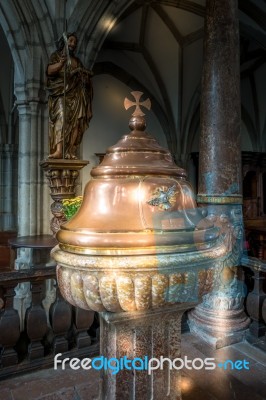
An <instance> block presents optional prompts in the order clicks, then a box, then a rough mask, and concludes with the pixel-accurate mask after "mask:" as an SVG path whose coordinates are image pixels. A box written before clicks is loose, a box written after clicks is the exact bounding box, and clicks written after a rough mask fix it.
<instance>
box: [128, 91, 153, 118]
mask: <svg viewBox="0 0 266 400" xmlns="http://www.w3.org/2000/svg"><path fill="white" fill-rule="evenodd" d="M131 94H132V96H133V97H134V98H135V100H136V102H135V103H134V102H133V101H131V100H128V98H127V97H126V98H125V101H124V107H125V109H126V110H127V109H128V108H130V107H132V106H136V108H135V111H134V112H133V114H132V115H133V117H143V115H145V114H144V113H143V112H142V111H141V108H140V107H145V108H147V109H148V110H150V108H151V101H150V99H147V100H144V101H142V102H140V101H139V100H140V98H141V96H142V95H143V93H142V92H138V91H136V92H131Z"/></svg>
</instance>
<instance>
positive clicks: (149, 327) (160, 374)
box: [99, 304, 189, 400]
mask: <svg viewBox="0 0 266 400" xmlns="http://www.w3.org/2000/svg"><path fill="white" fill-rule="evenodd" d="M188 308H189V305H188V304H178V305H173V306H171V307H169V308H165V309H164V310H163V312H162V310H161V309H157V310H149V311H144V312H140V311H138V312H127V313H125V312H121V313H110V312H105V313H100V322H101V326H100V333H101V342H100V343H101V350H100V354H101V355H103V357H106V358H107V359H108V360H110V359H111V358H112V359H113V358H115V359H118V360H122V361H120V363H122V362H123V364H120V371H119V372H118V373H114V372H115V371H114V368H112V367H111V368H109V369H107V370H102V380H101V386H100V395H99V399H101V400H108V399H121V400H123V399H129V398H132V399H134V400H142V399H144V398H145V399H146V398H149V399H154V400H161V399H169V400H170V399H175V400H178V399H181V386H180V378H181V369H182V368H181V365H180V363H181V362H182V360H176V361H175V362H174V367H173V366H172V363H173V361H174V360H175V359H179V358H180V347H181V317H182V314H183V312H184V311H185V310H186V309H188ZM145 356H147V357H146V359H149V360H151V359H152V358H158V360H160V359H161V358H164V363H163V368H162V369H160V368H158V363H157V362H156V361H155V360H151V366H152V367H154V370H152V371H150V372H149V371H148V370H147V366H148V364H147V363H146V364H145ZM124 360H126V361H124ZM127 360H129V361H127ZM133 360H134V361H133ZM114 366H115V364H113V367H114ZM121 366H122V368H121ZM134 367H135V368H134ZM156 367H157V368H156ZM178 368H179V369H178Z"/></svg>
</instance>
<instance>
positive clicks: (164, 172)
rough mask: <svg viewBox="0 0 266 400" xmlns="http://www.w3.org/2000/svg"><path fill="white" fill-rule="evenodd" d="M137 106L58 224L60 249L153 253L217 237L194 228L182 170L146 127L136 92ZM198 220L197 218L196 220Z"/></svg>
mask: <svg viewBox="0 0 266 400" xmlns="http://www.w3.org/2000/svg"><path fill="white" fill-rule="evenodd" d="M132 95H133V96H134V97H135V99H136V102H135V103H133V102H131V101H130V100H128V99H126V100H125V108H126V109H127V108H129V107H131V106H133V105H135V106H136V109H135V112H134V113H133V115H132V118H131V119H130V122H129V127H130V129H131V133H129V134H126V135H125V136H123V137H122V139H121V140H119V142H118V143H117V144H116V145H114V146H112V147H110V148H109V149H108V150H107V152H106V155H105V157H104V159H103V161H102V162H101V164H100V165H99V166H97V167H94V168H93V169H92V172H91V176H92V179H91V180H90V181H89V182H88V184H87V185H86V188H85V191H84V198H83V203H82V205H81V208H80V209H79V211H78V212H77V214H76V215H75V216H74V217H73V218H72V219H71V220H70V221H69V222H67V223H66V224H64V225H62V226H61V230H60V231H59V232H58V233H57V239H58V241H59V246H60V247H61V249H64V250H65V251H68V252H72V253H81V254H152V253H154V252H158V251H159V252H163V253H167V252H170V253H171V252H176V251H188V250H192V249H193V248H195V247H197V248H199V246H200V247H201V248H204V246H206V243H207V242H208V243H209V241H213V240H216V238H217V231H216V230H215V229H212V228H211V227H204V225H203V227H201V228H200V229H199V228H197V224H198V222H199V220H200V219H202V215H199V213H198V211H197V209H196V203H195V200H194V199H195V196H194V194H193V191H192V188H191V186H190V184H189V183H188V182H187V181H186V173H185V171H184V169H182V168H179V167H177V166H176V164H175V163H174V161H173V159H172V156H171V154H170V152H169V151H168V150H166V149H164V148H162V147H161V146H160V145H159V144H158V143H157V141H156V140H155V139H154V138H153V137H152V136H151V135H149V134H148V133H147V132H145V128H146V122H145V119H144V113H143V112H142V111H141V109H140V106H144V107H146V108H148V109H149V108H150V101H149V100H146V101H145V102H142V103H140V97H141V95H142V93H141V92H132ZM201 225H202V223H201Z"/></svg>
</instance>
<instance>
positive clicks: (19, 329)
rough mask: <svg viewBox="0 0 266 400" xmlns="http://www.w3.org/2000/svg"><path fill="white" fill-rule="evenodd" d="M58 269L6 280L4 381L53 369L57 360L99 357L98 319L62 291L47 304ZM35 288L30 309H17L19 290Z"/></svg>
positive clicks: (0, 305)
mask: <svg viewBox="0 0 266 400" xmlns="http://www.w3.org/2000/svg"><path fill="white" fill-rule="evenodd" d="M55 282H56V281H55V267H46V268H39V269H37V268H34V269H27V270H20V271H12V272H11V271H10V272H2V273H1V275H0V379H1V378H3V377H6V376H10V375H11V374H15V373H21V372H26V371H30V370H34V369H37V368H43V367H48V366H52V365H53V358H54V355H55V354H57V353H63V355H64V356H65V357H70V358H71V357H90V356H92V355H96V354H98V353H99V345H98V339H97V336H98V335H97V328H98V323H97V316H96V315H95V313H94V311H86V310H82V309H80V308H77V307H73V306H71V305H70V304H69V303H67V302H66V301H65V300H64V299H63V298H62V296H61V295H60V292H59V290H58V289H57V288H55V293H54V299H53V301H52V302H49V301H47V299H46V293H47V284H49V285H52V286H54V285H55V286H56V283H55ZM23 285H29V286H30V293H31V302H30V305H29V306H28V307H27V308H26V310H25V312H24V313H21V312H20V310H18V309H16V303H17V302H16V296H17V293H18V292H19V291H18V289H17V288H18V287H19V286H23Z"/></svg>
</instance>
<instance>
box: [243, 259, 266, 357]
mask: <svg viewBox="0 0 266 400" xmlns="http://www.w3.org/2000/svg"><path fill="white" fill-rule="evenodd" d="M241 264H242V267H243V268H244V271H245V280H246V285H247V288H248V292H247V296H246V301H245V303H246V312H247V314H248V315H249V317H250V319H251V324H250V326H249V329H248V333H247V335H246V339H247V340H248V341H249V342H250V343H251V344H253V345H255V346H257V347H260V348H262V349H263V350H265V351H266V336H265V334H266V260H260V259H258V258H254V257H243V258H242V261H241Z"/></svg>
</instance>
